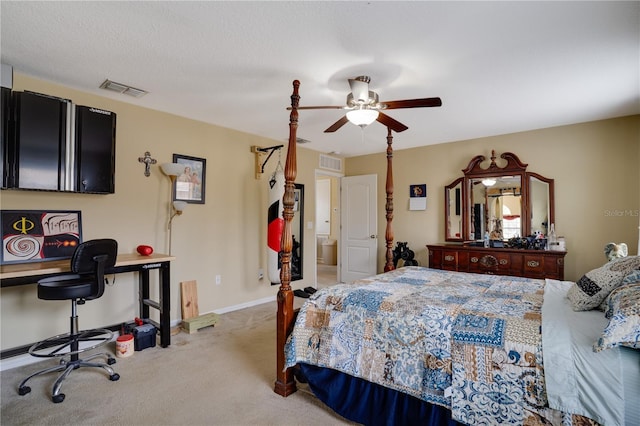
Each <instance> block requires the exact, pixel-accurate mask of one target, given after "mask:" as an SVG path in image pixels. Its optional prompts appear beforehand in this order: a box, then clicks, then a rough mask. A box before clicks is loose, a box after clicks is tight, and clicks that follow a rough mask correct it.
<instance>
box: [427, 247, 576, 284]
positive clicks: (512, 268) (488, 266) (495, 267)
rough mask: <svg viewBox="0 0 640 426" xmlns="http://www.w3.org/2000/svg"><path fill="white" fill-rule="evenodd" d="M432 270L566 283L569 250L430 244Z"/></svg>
mask: <svg viewBox="0 0 640 426" xmlns="http://www.w3.org/2000/svg"><path fill="white" fill-rule="evenodd" d="M427 249H428V250H429V267H430V268H434V269H444V270H448V271H459V272H475V273H480V274H496V275H513V276H517V277H527V278H552V279H556V280H564V257H565V256H566V254H567V252H566V251H550V250H520V249H508V248H484V247H470V246H463V245H454V244H444V245H427Z"/></svg>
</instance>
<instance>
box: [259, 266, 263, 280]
mask: <svg viewBox="0 0 640 426" xmlns="http://www.w3.org/2000/svg"><path fill="white" fill-rule="evenodd" d="M263 278H264V269H262V268H260V269H258V279H259V280H261V279H263Z"/></svg>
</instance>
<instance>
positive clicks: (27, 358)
mask: <svg viewBox="0 0 640 426" xmlns="http://www.w3.org/2000/svg"><path fill="white" fill-rule="evenodd" d="M273 301H275V296H268V297H264V298H262V299H258V300H253V301H251V302H246V303H240V304H238V305H233V306H227V307H225V308H220V309H215V310H213V311H212V312H214V313H216V314H218V315H221V314H226V313H227V312H233V311H239V310H240V309H245V308H250V307H252V306H258V305H262V304H263V303H269V302H273ZM207 313H209V312H207ZM181 322H182V320H172V321H171V327H176V326H178V325H180V323H181ZM119 335H120V334H119V333H117V332H116V333H114V335H113V339H114V340H115V339H116V338H117V337H118V336H119ZM43 359H44V358H36V357H33V356H31V355H29V354H22V355H16V356H12V357H10V358H5V359H3V360H0V371H5V370H11V369H12V368H18V367H22V366H24V365H29V364H35V363H36V362H40V361H42V360H43Z"/></svg>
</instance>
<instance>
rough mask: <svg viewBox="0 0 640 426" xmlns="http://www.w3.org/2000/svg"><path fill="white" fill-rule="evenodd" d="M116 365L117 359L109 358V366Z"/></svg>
mask: <svg viewBox="0 0 640 426" xmlns="http://www.w3.org/2000/svg"><path fill="white" fill-rule="evenodd" d="M115 363H116V359H115V358H109V359H108V360H107V364H109V365H113V364H115Z"/></svg>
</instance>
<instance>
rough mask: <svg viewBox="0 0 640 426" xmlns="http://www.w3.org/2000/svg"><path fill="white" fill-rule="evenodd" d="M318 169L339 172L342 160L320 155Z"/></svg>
mask: <svg viewBox="0 0 640 426" xmlns="http://www.w3.org/2000/svg"><path fill="white" fill-rule="evenodd" d="M320 168H321V169H329V170H333V171H335V172H341V171H342V158H337V157H330V156H328V155H324V154H320Z"/></svg>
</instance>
